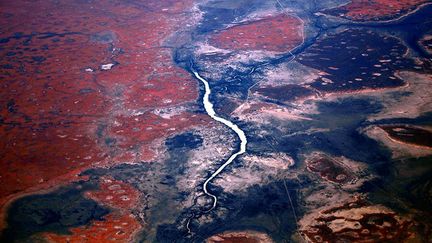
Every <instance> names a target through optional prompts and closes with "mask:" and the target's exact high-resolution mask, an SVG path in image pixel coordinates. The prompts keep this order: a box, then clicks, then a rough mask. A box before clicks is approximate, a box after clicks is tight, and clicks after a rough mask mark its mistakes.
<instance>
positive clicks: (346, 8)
mask: <svg viewBox="0 0 432 243" xmlns="http://www.w3.org/2000/svg"><path fill="white" fill-rule="evenodd" d="M425 2H427V0H398V1H392V0H353V1H351V2H350V3H348V4H346V5H343V6H341V7H339V8H336V9H332V10H335V11H336V12H338V13H341V14H343V16H344V17H345V18H348V19H352V20H359V21H362V20H363V21H367V20H375V19H389V18H396V17H399V16H401V15H403V14H405V13H407V12H409V11H411V10H413V9H415V8H416V7H417V6H419V5H421V4H423V3H425ZM332 10H330V12H331V11H332Z"/></svg>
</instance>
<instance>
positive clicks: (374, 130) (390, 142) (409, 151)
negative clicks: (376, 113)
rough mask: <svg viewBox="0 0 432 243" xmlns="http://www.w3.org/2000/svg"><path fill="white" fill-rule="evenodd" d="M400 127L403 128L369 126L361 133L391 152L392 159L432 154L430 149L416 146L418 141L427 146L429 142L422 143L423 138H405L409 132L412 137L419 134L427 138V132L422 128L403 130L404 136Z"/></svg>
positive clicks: (428, 133)
mask: <svg viewBox="0 0 432 243" xmlns="http://www.w3.org/2000/svg"><path fill="white" fill-rule="evenodd" d="M401 127H403V128H404V127H405V126H397V125H391V126H369V127H366V128H365V129H363V130H362V131H361V132H363V133H364V134H366V135H367V136H368V137H370V138H372V139H375V140H376V141H379V142H380V143H381V144H383V145H384V146H385V147H387V148H388V149H389V150H391V152H392V157H393V158H401V157H423V156H427V155H431V154H432V149H431V147H428V146H423V145H418V143H419V142H420V141H421V143H422V144H423V143H425V142H426V143H427V144H429V143H430V140H428V141H424V140H423V138H422V139H420V140H418V139H416V138H415V137H411V136H406V135H407V134H410V132H411V135H413V136H414V134H415V133H419V132H421V136H422V137H423V136H426V137H429V136H430V131H429V130H425V129H422V128H410V129H409V130H407V129H406V128H404V129H405V130H404V131H406V133H405V134H404V135H401V131H402V130H400V129H401ZM390 129H391V130H390ZM393 129H396V130H393ZM398 131H399V134H398ZM424 133H426V134H424ZM413 141H415V143H413Z"/></svg>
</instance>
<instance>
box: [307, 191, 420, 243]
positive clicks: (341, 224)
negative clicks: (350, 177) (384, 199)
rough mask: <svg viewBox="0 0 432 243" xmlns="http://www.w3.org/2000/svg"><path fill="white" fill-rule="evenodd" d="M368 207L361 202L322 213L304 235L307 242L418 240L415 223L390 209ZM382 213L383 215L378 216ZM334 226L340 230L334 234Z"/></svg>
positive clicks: (363, 242) (364, 202)
mask: <svg viewBox="0 0 432 243" xmlns="http://www.w3.org/2000/svg"><path fill="white" fill-rule="evenodd" d="M368 206H371V205H370V204H369V203H368V202H366V201H364V200H361V199H360V200H357V201H355V202H347V203H346V204H343V205H342V206H337V207H334V208H331V209H328V210H326V211H323V212H321V213H320V215H319V216H318V217H316V218H315V219H314V222H313V223H312V224H311V225H308V229H307V230H301V233H302V234H303V235H304V236H305V237H306V238H307V239H308V242H314V243H315V242H317V243H318V242H362V243H366V242H409V240H410V239H413V238H415V235H416V232H415V231H414V229H413V225H414V223H413V222H412V221H410V220H408V219H405V218H402V217H400V216H399V215H397V214H396V213H394V212H392V211H389V210H387V209H382V208H378V209H379V210H373V211H372V210H370V208H368ZM372 207H373V206H372ZM380 210H381V212H376V211H380ZM357 217H358V219H357ZM332 225H333V227H337V228H339V229H338V230H336V229H333V230H332V228H331V227H332ZM413 242H415V240H413Z"/></svg>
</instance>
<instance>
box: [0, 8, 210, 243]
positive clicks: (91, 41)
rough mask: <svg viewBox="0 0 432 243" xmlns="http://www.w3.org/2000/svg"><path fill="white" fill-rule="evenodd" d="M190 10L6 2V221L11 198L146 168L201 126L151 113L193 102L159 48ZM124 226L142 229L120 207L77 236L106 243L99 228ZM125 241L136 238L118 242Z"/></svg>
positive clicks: (2, 74)
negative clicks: (102, 173) (96, 173)
mask: <svg viewBox="0 0 432 243" xmlns="http://www.w3.org/2000/svg"><path fill="white" fill-rule="evenodd" d="M191 5H192V2H190V1H181V2H178V1H154V0H149V1H143V2H142V3H128V2H125V1H88V2H87V1H12V2H8V4H3V5H2V7H1V9H0V14H1V17H0V25H1V26H2V31H1V33H0V41H1V47H2V48H1V49H0V53H1V55H0V56H1V57H2V58H1V59H0V65H1V66H2V68H1V71H0V78H1V80H2V82H1V86H2V87H1V90H0V92H1V93H0V104H1V110H0V136H1V137H2V139H1V141H0V146H1V150H0V159H1V161H0V162H1V163H0V171H1V174H0V176H1V177H0V184H1V186H0V207H1V208H2V212H3V213H2V215H3V216H4V212H5V208H6V205H8V203H10V202H11V201H12V200H13V199H15V198H17V197H20V196H23V195H26V194H29V193H33V192H37V191H41V190H44V189H49V188H52V187H53V186H61V185H66V184H68V183H69V182H71V181H73V180H76V179H77V178H78V176H77V175H78V174H79V173H80V172H82V171H83V170H85V169H88V168H91V167H95V166H106V165H112V164H116V163H120V162H131V161H132V162H141V161H150V160H152V159H154V156H155V153H154V151H153V148H154V147H157V146H158V145H160V143H161V141H162V140H163V138H164V137H166V136H169V135H170V134H173V133H174V132H178V131H181V129H186V128H187V127H191V126H193V125H194V124H197V123H203V121H202V120H201V117H198V116H192V115H191V114H190V113H187V112H179V113H178V114H177V115H176V116H174V117H171V118H163V117H161V116H159V115H156V114H154V110H155V109H158V108H164V107H169V106H173V105H179V104H182V103H187V102H193V101H195V100H196V99H197V95H198V90H197V82H196V81H195V80H193V79H192V78H191V76H190V75H189V74H188V73H187V72H186V71H184V70H183V69H181V68H179V67H177V66H175V64H174V63H173V62H172V56H171V49H170V48H168V47H163V42H164V40H166V39H167V38H168V37H169V36H170V35H171V34H172V33H173V32H174V31H176V30H177V29H178V28H179V26H180V25H181V24H182V23H184V22H185V21H187V19H186V17H185V16H186V15H184V14H183V13H184V11H189V9H190V6H191ZM188 16H190V15H188ZM126 27H127V28H126ZM204 122H206V121H204ZM80 179H82V178H80ZM103 185H104V184H103ZM103 185H102V187H101V190H102V191H103V190H104V186H103ZM122 187H127V185H122ZM127 190H130V191H131V193H133V190H132V189H127ZM108 192H110V191H108ZM98 193H99V192H92V195H89V196H91V197H92V198H94V199H96V200H98V201H100V202H101V203H102V204H109V205H111V204H110V203H112V202H111V201H110V200H107V199H106V198H107V197H105V196H98V195H99V194H100V193H105V192H100V193H99V194H98ZM129 197H131V196H130V195H129ZM130 202H133V200H132V199H131V201H130ZM123 204H124V202H121V201H119V202H118V203H112V205H111V206H112V207H114V208H122V207H123ZM120 222H122V223H128V224H134V225H135V226H134V227H130V228H131V229H133V230H136V228H137V227H138V224H137V221H136V219H134V218H131V217H130V212H125V211H121V210H120V211H118V212H115V213H113V214H110V215H108V216H107V217H106V220H105V221H104V222H95V223H94V224H93V225H92V226H91V227H90V228H86V229H84V228H79V229H76V230H75V229H74V230H72V231H73V232H75V233H76V234H79V235H81V234H84V233H85V232H94V233H92V234H93V236H94V237H93V238H92V237H90V238H89V240H90V242H92V240H93V241H94V242H100V240H101V239H99V238H98V237H99V236H100V232H98V230H97V229H99V228H100V227H104V228H108V229H109V230H114V228H113V227H114V226H113V225H117V224H118V223H120ZM101 225H102V226H101ZM94 227H96V228H94ZM117 231H119V230H117V229H116V232H117ZM110 232H111V231H110ZM112 232H114V231H112ZM121 235H127V236H130V232H123V233H122V234H120V235H117V236H113V237H122V236H121ZM52 237H54V238H55V236H52ZM74 237H75V236H71V237H70V238H71V239H75V238H74ZM101 237H102V236H101ZM104 237H105V236H104ZM72 241H73V240H72ZM88 242H89V241H88Z"/></svg>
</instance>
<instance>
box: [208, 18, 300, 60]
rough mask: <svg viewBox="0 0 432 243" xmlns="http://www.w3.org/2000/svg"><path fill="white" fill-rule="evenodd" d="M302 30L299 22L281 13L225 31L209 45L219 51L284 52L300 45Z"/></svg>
mask: <svg viewBox="0 0 432 243" xmlns="http://www.w3.org/2000/svg"><path fill="white" fill-rule="evenodd" d="M302 30H303V24H302V22H301V21H300V19H298V18H296V17H293V16H289V15H285V14H284V15H278V16H274V17H268V18H264V19H260V20H255V21H250V22H246V23H242V24H241V25H236V26H233V27H230V28H227V29H225V30H222V31H220V32H218V33H216V34H215V35H213V36H212V37H211V38H210V40H209V42H210V44H212V45H214V46H216V47H219V48H222V49H230V50H265V51H274V52H286V51H289V50H291V49H292V48H294V47H296V46H297V45H299V44H300V43H301V42H302V35H303V33H302Z"/></svg>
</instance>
